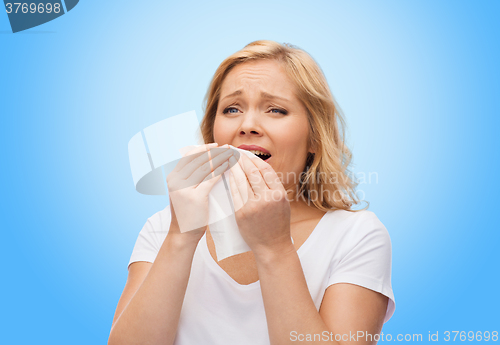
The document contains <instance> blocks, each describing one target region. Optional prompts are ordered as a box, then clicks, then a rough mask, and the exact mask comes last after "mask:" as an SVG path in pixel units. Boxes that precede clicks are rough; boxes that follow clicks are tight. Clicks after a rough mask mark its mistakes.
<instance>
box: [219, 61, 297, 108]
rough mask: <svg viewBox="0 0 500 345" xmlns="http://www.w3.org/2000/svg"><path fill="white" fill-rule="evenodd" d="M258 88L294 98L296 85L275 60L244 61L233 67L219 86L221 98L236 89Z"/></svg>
mask: <svg viewBox="0 0 500 345" xmlns="http://www.w3.org/2000/svg"><path fill="white" fill-rule="evenodd" d="M245 89H258V90H259V91H263V92H268V93H270V94H274V95H277V96H282V97H287V98H289V99H291V98H294V97H295V95H296V92H295V91H296V86H295V83H294V82H293V80H291V79H290V78H289V77H288V75H287V74H286V72H285V68H284V66H282V65H281V64H280V63H279V62H278V61H275V60H257V61H251V62H244V63H242V64H239V65H237V66H236V67H234V68H233V69H232V70H231V71H230V72H229V73H228V74H227V76H226V78H225V79H224V81H223V83H222V87H221V98H223V97H224V96H226V95H228V94H231V93H233V92H234V91H237V90H242V91H243V93H245Z"/></svg>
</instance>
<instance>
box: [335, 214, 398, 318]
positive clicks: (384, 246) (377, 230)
mask: <svg viewBox="0 0 500 345" xmlns="http://www.w3.org/2000/svg"><path fill="white" fill-rule="evenodd" d="M348 242H349V243H350V244H351V245H350V246H349V248H348V250H347V253H346V254H345V255H344V256H343V257H342V259H341V260H340V261H339V262H338V263H337V264H336V265H332V267H331V272H330V278H329V280H328V286H330V285H332V284H336V283H351V284H355V285H359V286H362V287H365V288H367V289H370V290H373V291H376V292H379V293H381V294H383V295H385V296H387V297H389V303H388V305H387V311H386V315H385V319H384V323H385V322H387V321H389V319H390V318H391V316H392V314H393V313H394V310H395V309H396V303H395V299H394V294H393V291H392V286H391V269H392V245H391V239H390V237H389V233H388V231H387V229H386V228H385V226H384V225H383V224H382V223H381V222H380V220H379V219H378V218H377V216H376V215H375V214H374V213H373V212H370V211H365V214H364V215H363V217H360V220H359V221H358V222H357V223H356V224H355V225H354V226H353V228H352V229H350V230H349V241H348Z"/></svg>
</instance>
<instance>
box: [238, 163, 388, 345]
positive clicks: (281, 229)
mask: <svg viewBox="0 0 500 345" xmlns="http://www.w3.org/2000/svg"><path fill="white" fill-rule="evenodd" d="M241 157H242V159H241V161H240V162H241V166H240V165H239V164H234V165H233V167H232V168H231V174H230V184H231V193H232V196H233V201H234V203H235V209H236V210H237V212H236V221H237V223H238V227H239V229H240V233H241V235H242V236H243V238H244V239H245V241H246V242H247V244H248V245H249V246H250V248H251V249H252V251H253V253H254V256H255V261H256V263H257V269H258V273H259V279H260V286H261V291H262V298H263V301H264V308H265V311H266V319H267V323H268V330H269V337H270V342H271V344H272V345H282V344H293V343H296V342H297V341H306V342H308V343H313V344H315V343H318V344H319V343H321V344H349V343H353V344H354V343H356V344H370V343H375V342H373V341H369V339H368V341H365V340H364V339H357V338H356V339H353V338H352V336H351V334H352V333H353V332H354V333H355V334H356V335H357V334H358V333H356V332H358V331H363V332H365V333H369V334H371V335H374V334H376V333H378V332H380V330H381V327H382V324H383V320H384V316H385V312H386V308H387V303H388V300H387V298H386V297H385V296H383V295H381V294H378V293H377V292H374V291H370V290H368V289H364V288H361V287H359V286H356V285H352V284H333V285H332V286H330V287H329V288H328V289H327V290H326V292H325V296H324V299H323V306H322V307H321V310H320V312H318V311H317V310H316V306H315V305H314V302H313V300H312V297H311V295H310V293H309V289H308V287H307V283H306V279H305V276H304V272H303V271H302V266H301V264H300V260H299V257H298V255H297V251H296V250H295V247H294V246H293V243H292V241H291V238H290V204H289V202H288V200H287V198H286V195H287V194H286V190H285V189H284V187H283V185H282V184H281V182H280V180H279V178H278V176H277V174H276V173H275V172H274V170H273V169H272V167H271V166H270V165H269V164H268V163H266V162H264V161H262V160H261V159H259V158H256V159H252V160H250V159H249V158H248V157H246V156H245V155H241ZM233 175H234V176H233ZM379 234H380V235H381V238H382V239H384V238H385V237H384V236H385V234H384V233H383V232H380V233H379ZM365 237H366V236H365ZM366 238H368V237H366ZM379 247H380V248H382V249H383V250H386V249H387V248H389V247H388V246H379ZM357 248H358V249H362V248H363V246H359V247H357ZM354 254H355V255H354V256H353V258H350V259H351V260H354V261H356V260H357V258H358V254H359V253H358V251H355V253H354ZM345 259H346V258H345ZM345 261H346V262H347V263H349V262H350V260H349V258H347V260H345ZM356 265H357V266H359V262H357V264H356ZM358 268H359V267H358ZM340 273H342V271H339V274H340ZM337 278H338V277H337ZM334 285H337V286H335V287H333V286H334ZM341 285H344V286H341ZM349 332H351V333H349ZM331 333H333V338H332V337H330V334H331ZM336 334H339V335H340V336H341V338H340V339H339V338H337V339H339V340H338V341H336V339H335V335H336ZM345 334H347V335H349V337H348V338H346V337H345V336H344V335H345Z"/></svg>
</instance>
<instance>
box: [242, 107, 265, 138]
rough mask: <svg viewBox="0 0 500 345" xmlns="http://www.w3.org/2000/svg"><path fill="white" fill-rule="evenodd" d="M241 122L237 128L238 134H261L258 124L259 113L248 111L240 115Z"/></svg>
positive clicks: (258, 135)
mask: <svg viewBox="0 0 500 345" xmlns="http://www.w3.org/2000/svg"><path fill="white" fill-rule="evenodd" d="M241 118H242V122H241V124H240V128H239V134H240V136H241V135H251V136H257V137H260V136H262V133H263V130H262V128H261V126H260V121H259V114H258V113H257V112H256V111H249V112H247V113H245V114H244V115H243V116H241Z"/></svg>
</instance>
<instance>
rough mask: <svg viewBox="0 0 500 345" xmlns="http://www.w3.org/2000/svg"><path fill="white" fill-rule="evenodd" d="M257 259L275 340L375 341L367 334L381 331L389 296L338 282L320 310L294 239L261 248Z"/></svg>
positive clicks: (275, 344) (277, 342)
mask: <svg viewBox="0 0 500 345" xmlns="http://www.w3.org/2000/svg"><path fill="white" fill-rule="evenodd" d="M255 258H256V262H257V268H258V272H259V279H260V286H261V290H262V298H263V300H264V307H265V310H266V318H267V324H268V329H269V337H270V341H271V344H272V345H281V344H295V343H297V341H299V342H300V341H307V340H309V339H311V340H312V341H310V342H307V343H308V344H358V345H364V344H376V341H370V336H368V337H367V336H366V334H370V335H372V336H373V335H375V334H378V333H380V331H381V329H382V325H383V320H384V316H385V312H386V309H387V303H388V298H387V297H386V296H384V295H382V294H380V293H377V292H375V291H372V290H369V289H365V288H363V287H360V286H357V285H353V284H334V285H331V286H330V287H329V288H328V289H327V290H326V292H325V296H324V298H323V302H322V305H321V309H320V312H319V313H318V311H317V310H316V307H315V305H314V302H313V300H312V298H311V295H310V293H309V289H308V288H307V283H306V280H305V277H304V273H303V271H302V266H301V264H300V260H299V257H298V255H297V252H296V250H295V248H294V247H293V244H292V243H291V242H290V245H289V246H286V247H283V248H280V249H275V250H273V251H268V252H260V253H256V255H255ZM358 332H363V336H361V333H358ZM337 334H338V335H337ZM335 335H337V338H335ZM358 336H359V337H358ZM335 339H337V340H339V341H336V340H335Z"/></svg>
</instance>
